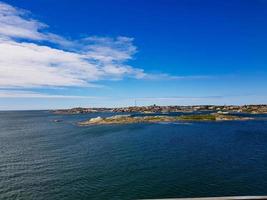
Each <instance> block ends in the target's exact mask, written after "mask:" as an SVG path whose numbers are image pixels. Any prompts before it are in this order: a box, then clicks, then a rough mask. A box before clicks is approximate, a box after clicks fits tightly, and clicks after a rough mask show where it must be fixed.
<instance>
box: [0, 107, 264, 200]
mask: <svg viewBox="0 0 267 200" xmlns="http://www.w3.org/2000/svg"><path fill="white" fill-rule="evenodd" d="M98 115H110V114H86V115H54V114H51V113H49V112H48V111H27V112H25V111H24V112H0V199H1V200H2V199H25V200H26V199H27V200H31V199H37V200H39V199H45V200H47V199H53V200H54V199H60V200H61V199H63V200H64V199H70V200H73V199H140V198H167V197H200V196H226V195H267V115H259V116H257V120H254V121H241V122H238V121H235V122H193V123H165V124H164V123H162V124H131V125H107V126H90V127H79V126H77V125H76V122H78V121H82V120H84V119H87V118H90V117H95V116H98ZM55 119H61V120H63V121H62V122H60V123H55V122H53V120H55Z"/></svg>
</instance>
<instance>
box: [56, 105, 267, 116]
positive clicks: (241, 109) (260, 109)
mask: <svg viewBox="0 0 267 200" xmlns="http://www.w3.org/2000/svg"><path fill="white" fill-rule="evenodd" d="M196 111H211V112H217V113H219V114H227V113H230V112H231V113H250V114H266V113H267V105H266V104H262V105H242V106H234V105H220V106H219V105H195V106H158V105H151V106H131V107H121V108H82V107H77V108H71V109H60V110H53V112H54V113H55V114H82V113H94V112H114V113H124V112H125V113H132V112H139V113H170V112H196Z"/></svg>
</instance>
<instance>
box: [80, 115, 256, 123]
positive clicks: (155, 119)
mask: <svg viewBox="0 0 267 200" xmlns="http://www.w3.org/2000/svg"><path fill="white" fill-rule="evenodd" d="M252 119H253V118H250V117H240V116H235V115H224V114H217V113H212V114H205V115H181V116H162V115H155V116H138V117H135V116H131V115H115V116H112V117H106V118H102V117H96V118H91V119H89V120H86V121H83V122H79V125H81V126H87V125H105V124H132V123H159V122H176V121H235V120H252Z"/></svg>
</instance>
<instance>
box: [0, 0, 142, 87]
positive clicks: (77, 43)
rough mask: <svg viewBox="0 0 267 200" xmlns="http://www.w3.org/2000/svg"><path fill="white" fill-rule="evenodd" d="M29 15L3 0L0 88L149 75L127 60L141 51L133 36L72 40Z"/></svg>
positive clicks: (87, 83) (81, 83) (0, 7)
mask: <svg viewBox="0 0 267 200" xmlns="http://www.w3.org/2000/svg"><path fill="white" fill-rule="evenodd" d="M29 15H30V13H29V12H28V11H25V10H21V9H18V8H15V7H12V6H11V5H8V4H6V3H2V2H0V87H2V88H8V87H42V86H63V87H64V86H84V87H85V86H86V87H87V86H92V85H93V86H94V84H92V83H94V82H96V81H99V80H103V79H105V80H114V79H122V78H124V77H133V78H142V77H145V76H146V74H145V73H144V71H143V70H142V69H139V68H134V67H132V66H129V65H127V64H125V62H127V61H128V60H129V59H132V56H133V55H134V54H135V53H136V47H135V46H134V45H133V38H128V37H117V38H109V37H97V36H94V37H87V38H84V39H80V40H72V41H71V40H67V39H65V38H64V37H62V36H59V35H56V34H53V33H50V32H48V31H47V28H48V26H47V25H46V24H44V23H41V22H39V21H37V20H34V19H31V18H30V17H29ZM48 43H54V45H53V47H52V46H51V45H50V46H49V45H47V44H48ZM55 45H56V46H57V47H58V48H55V47H54V46H55Z"/></svg>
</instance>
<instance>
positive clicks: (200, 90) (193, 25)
mask: <svg viewBox="0 0 267 200" xmlns="http://www.w3.org/2000/svg"><path fill="white" fill-rule="evenodd" d="M266 36H267V0H219V1H214V0H146V1H143V0H135V1H130V0H90V1H83V0H64V1H54V0H38V1H34V0H19V1H18V0H5V1H1V0H0V110H32V109H34V110H35V109H56V108H71V107H79V106H81V107H120V106H132V105H135V102H136V104H137V105H138V106H142V105H151V104H157V105H200V104H205V105H206V104H216V105H217V104H222V105H224V104H227V105H230V104H231V105H243V104H266V103H267V37H266Z"/></svg>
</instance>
